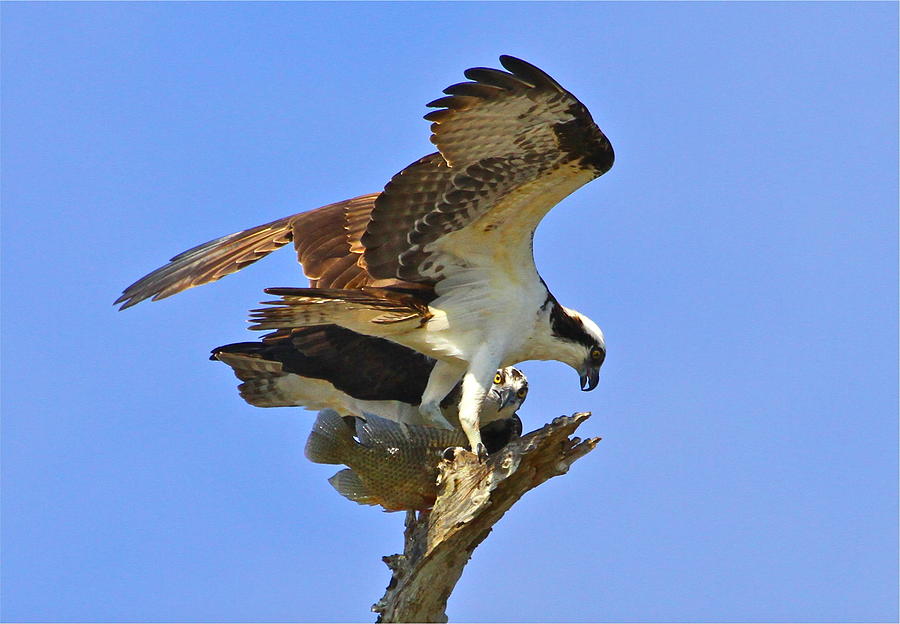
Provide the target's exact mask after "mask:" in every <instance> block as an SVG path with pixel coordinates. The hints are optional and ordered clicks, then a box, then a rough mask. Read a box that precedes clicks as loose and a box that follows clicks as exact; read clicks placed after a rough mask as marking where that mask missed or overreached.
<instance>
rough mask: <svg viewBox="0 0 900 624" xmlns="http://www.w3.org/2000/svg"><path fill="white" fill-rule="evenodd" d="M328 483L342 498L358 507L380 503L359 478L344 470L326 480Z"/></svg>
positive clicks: (348, 470) (347, 469)
mask: <svg viewBox="0 0 900 624" xmlns="http://www.w3.org/2000/svg"><path fill="white" fill-rule="evenodd" d="M328 483H330V484H331V485H332V487H333V488H334V489H336V490H337V491H338V493H339V494H340V495H341V496H343V497H344V498H349V499H350V500H352V501H355V502H357V503H359V504H360V505H378V504H379V503H380V502H381V501H380V500H378V498H377V497H375V496H373V495H372V494H371V492H369V489H368V488H367V487H366V486H365V484H364V483H363V482H362V481H360V479H359V476H358V475H357V474H356V473H355V472H353V471H352V470H350V469H349V468H345V469H344V470H340V471H338V472H336V473H335V474H334V476H333V477H331V478H330V479H328Z"/></svg>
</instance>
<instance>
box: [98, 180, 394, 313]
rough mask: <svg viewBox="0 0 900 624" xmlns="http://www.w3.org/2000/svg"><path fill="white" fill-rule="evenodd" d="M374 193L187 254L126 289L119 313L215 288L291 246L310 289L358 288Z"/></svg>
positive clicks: (366, 279)
mask: <svg viewBox="0 0 900 624" xmlns="http://www.w3.org/2000/svg"><path fill="white" fill-rule="evenodd" d="M376 197H378V193H372V194H370V195H362V196H360V197H354V198H353V199H348V200H345V201H342V202H337V203H334V204H329V205H327V206H323V207H321V208H317V209H315V210H310V211H308V212H302V213H299V214H295V215H291V216H289V217H285V218H283V219H278V220H277V221H272V222H271V223H266V224H263V225H258V226H256V227H254V228H250V229H248V230H243V231H241V232H236V233H234V234H229V235H228V236H223V237H222V238H217V239H215V240H212V241H209V242H208V243H204V244H202V245H199V246H197V247H194V248H193V249H189V250H187V251H185V252H183V253H180V254H178V255H177V256H175V257H174V258H172V259H171V260H170V261H169V263H168V264H166V265H165V266H163V267H160V268H159V269H156V270H155V271H153V272H152V273H150V274H148V275H146V276H144V277H143V278H141V279H139V280H138V281H136V282H135V283H134V284H132V285H131V286H129V287H128V288H126V289H125V290H124V291H123V293H122V296H121V297H119V298H118V299H117V300H116V302H115V303H116V304H120V303H121V304H122V307H121V308H120V309H122V310H124V309H125V308H129V307H131V306H133V305H135V304H137V303H140V302H141V301H143V300H144V299H148V298H151V297H152V300H153V301H156V300H157V299H164V298H166V297H169V296H171V295H174V294H176V293H179V292H181V291H183V290H187V289H188V288H193V287H194V286H200V285H201V284H208V283H209V282H214V281H216V280H218V279H220V278H222V277H225V276H226V275H229V274H231V273H234V272H236V271H239V270H241V269H243V268H244V267H245V266H248V265H250V264H253V263H254V262H256V261H257V260H259V259H261V258H264V257H265V256H267V255H269V254H270V253H272V252H273V251H275V250H276V249H278V248H280V247H282V246H284V245H286V244H287V243H289V242H291V241H293V242H294V248H295V249H296V251H297V259H298V261H299V262H300V264H302V265H303V271H304V273H305V274H306V275H307V277H309V279H310V285H311V286H312V287H314V288H358V287H361V286H365V285H367V284H369V283H371V282H372V279H371V277H370V276H369V274H368V273H367V272H366V270H365V268H364V265H363V263H362V261H361V258H362V249H361V248H360V245H359V239H360V237H361V236H362V233H363V230H364V228H365V224H366V223H367V222H368V219H369V213H371V211H372V208H373V206H374V203H375V198H376Z"/></svg>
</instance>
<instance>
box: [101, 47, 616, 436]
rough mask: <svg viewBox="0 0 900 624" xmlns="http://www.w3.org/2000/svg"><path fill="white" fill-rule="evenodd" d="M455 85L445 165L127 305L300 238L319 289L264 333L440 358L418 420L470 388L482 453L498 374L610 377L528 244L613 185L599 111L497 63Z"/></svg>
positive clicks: (299, 224)
mask: <svg viewBox="0 0 900 624" xmlns="http://www.w3.org/2000/svg"><path fill="white" fill-rule="evenodd" d="M500 62H501V64H502V65H503V67H504V68H505V69H506V70H508V71H501V70H497V69H488V68H473V69H469V70H467V71H466V72H465V75H466V77H467V78H468V79H469V80H470V81H471V82H462V83H458V84H454V85H451V86H450V87H447V88H446V89H445V90H444V93H446V94H447V97H443V98H440V99H437V100H435V101H433V102H431V103H430V104H429V106H431V107H435V108H438V110H436V111H433V112H431V113H429V114H427V115H426V116H425V118H426V119H428V120H430V121H432V122H433V123H432V126H431V129H432V136H431V141H432V143H434V144H435V145H436V146H437V148H438V152H436V153H434V154H430V155H428V156H425V157H424V158H422V159H420V160H418V161H416V162H414V163H413V164H411V165H409V166H408V167H406V168H405V169H403V170H402V171H401V172H400V173H398V174H397V175H395V176H394V177H393V178H392V179H391V181H390V182H389V183H388V184H387V185H386V186H385V189H384V191H382V192H381V193H378V194H373V195H365V196H361V197H357V198H355V199H351V200H347V201H345V202H339V203H337V204H331V205H329V206H325V207H323V208H319V209H317V210H314V211H311V212H308V213H305V214H300V215H294V216H291V217H287V218H285V219H280V220H278V221H273V222H272V223H268V224H265V225H262V226H259V227H256V228H252V229H250V230H246V231H243V232H238V233H236V234H232V235H230V236H226V237H223V238H220V239H217V240H214V241H211V242H209V243H206V244H205V245H201V246H199V247H196V248H194V249H191V250H189V251H186V252H184V253H182V254H180V255H178V256H176V257H175V258H173V259H172V261H171V262H170V263H169V264H168V265H166V266H164V267H162V268H160V269H158V270H157V271H154V272H153V273H151V274H149V275H148V276H146V277H145V278H143V279H142V280H140V281H138V282H136V283H135V284H134V285H132V286H130V287H129V288H128V289H126V290H125V292H124V293H123V295H122V297H120V298H119V300H118V301H117V303H122V308H126V307H128V306H131V305H134V304H135V303H138V302H139V301H142V300H143V299H146V298H148V297H153V298H154V299H160V298H163V297H167V296H169V295H172V294H174V293H176V292H179V291H181V290H184V289H186V288H190V287H191V286H196V285H199V284H203V283H207V282H210V281H214V280H216V279H219V278H220V277H222V276H224V275H227V274H228V273H232V272H234V271H237V270H238V269H240V268H242V267H243V266H246V265H247V264H250V263H252V262H255V261H256V260H258V259H259V258H261V257H263V256H265V255H266V254H268V253H270V252H271V251H273V250H274V249H277V248H278V247H281V246H282V245H284V244H286V243H287V242H289V241H291V240H293V242H294V246H295V248H296V250H297V254H298V258H299V260H300V262H301V264H302V265H303V267H304V271H305V272H306V274H307V275H308V276H309V277H310V281H311V285H312V288H271V289H267V290H266V292H268V293H270V294H274V295H278V296H280V297H281V299H280V300H278V301H275V302H268V303H271V304H274V305H272V307H267V308H263V309H261V310H256V311H254V317H253V318H254V321H255V323H256V324H255V325H254V329H290V328H297V327H306V326H315V325H323V324H336V325H340V326H342V327H345V328H347V329H350V330H352V331H355V332H358V333H362V334H367V335H372V336H377V337H381V338H386V339H388V340H391V341H393V342H396V343H398V344H401V345H404V346H406V347H409V348H411V349H413V350H415V351H418V352H420V353H423V354H425V355H428V356H430V357H432V358H434V359H436V360H437V364H436V365H435V366H434V368H433V369H432V371H431V374H430V376H429V379H428V383H427V386H426V388H425V391H424V393H423V396H422V401H421V406H420V409H421V411H422V413H423V414H424V415H425V416H426V417H427V418H429V419H430V420H432V421H433V422H441V421H443V417H442V415H441V412H440V402H441V400H442V399H443V398H444V397H445V396H446V395H447V394H448V393H449V392H450V390H451V389H452V388H454V386H456V384H457V383H458V382H459V381H460V379H462V397H461V400H460V407H459V420H460V424H461V426H462V428H463V430H464V431H465V432H466V435H467V437H468V439H469V442H470V445H471V448H472V449H473V450H476V451H479V452H480V451H481V450H482V449H481V446H480V436H479V430H478V422H479V421H478V417H479V410H480V408H481V405H482V401H483V398H484V396H485V394H486V393H487V391H488V390H489V389H490V386H491V380H492V378H493V376H494V374H495V372H496V370H497V369H498V368H502V367H505V366H509V365H512V364H515V363H517V362H521V361H524V360H531V359H538V360H558V361H561V362H564V363H566V364H569V365H570V366H572V367H573V368H575V369H576V370H577V371H578V372H579V374H580V375H581V387H582V389H583V390H592V389H593V388H594V387H596V385H597V383H598V380H599V370H600V366H601V365H602V363H603V360H604V358H605V353H606V348H605V343H604V339H603V333H602V332H601V331H600V329H599V328H598V327H597V325H596V324H594V323H593V322H592V321H591V320H590V319H588V318H587V317H585V316H584V315H582V314H580V313H578V312H576V311H574V310H570V309H568V308H565V307H563V306H561V305H560V304H559V303H558V302H557V301H556V298H555V297H554V296H553V295H552V294H551V293H550V292H549V290H548V289H547V286H546V284H545V283H544V281H543V280H542V279H541V277H540V275H539V274H538V272H537V268H536V267H535V265H534V257H533V254H532V238H533V235H534V230H535V228H536V227H537V225H538V223H539V222H540V220H541V219H542V218H543V216H544V215H545V214H546V213H547V212H548V211H549V210H550V209H551V208H552V207H553V206H554V205H556V204H557V203H558V202H559V201H560V200H562V199H563V198H564V197H566V196H567V195H569V194H570V193H572V192H573V191H575V190H576V189H578V188H579V187H581V186H583V185H584V184H586V183H587V182H589V181H591V180H593V179H594V178H596V177H599V176H600V175H602V174H604V173H605V172H606V171H608V170H609V169H610V167H611V166H612V164H613V158H614V156H613V149H612V146H611V145H610V143H609V141H608V140H607V138H606V137H605V136H604V134H603V133H602V132H601V131H600V129H599V128H598V127H597V125H596V124H595V123H594V121H593V120H592V118H591V116H590V113H589V112H588V110H587V109H586V108H585V107H584V105H583V104H581V102H579V101H578V100H577V99H576V98H575V97H574V96H573V95H572V94H570V93H569V92H567V91H566V90H565V89H563V88H562V87H561V86H560V85H559V84H558V83H557V82H556V81H555V80H554V79H553V78H551V77H550V76H548V75H547V74H546V73H544V72H543V71H541V70H540V69H538V68H537V67H535V66H533V65H531V64H529V63H526V62H525V61H522V60H519V59H516V58H513V57H510V56H501V57H500Z"/></svg>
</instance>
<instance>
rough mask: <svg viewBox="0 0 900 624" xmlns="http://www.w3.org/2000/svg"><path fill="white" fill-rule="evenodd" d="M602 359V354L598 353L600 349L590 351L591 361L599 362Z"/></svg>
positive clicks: (595, 348)
mask: <svg viewBox="0 0 900 624" xmlns="http://www.w3.org/2000/svg"><path fill="white" fill-rule="evenodd" d="M602 357H603V352H602V351H600V349H598V348H597V347H594V348H593V349H591V359H592V360H599V359H600V358H602Z"/></svg>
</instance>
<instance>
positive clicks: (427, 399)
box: [419, 360, 465, 429]
mask: <svg viewBox="0 0 900 624" xmlns="http://www.w3.org/2000/svg"><path fill="white" fill-rule="evenodd" d="M464 370H465V368H464V367H463V365H461V364H451V363H450V362H444V361H440V360H439V361H438V362H437V364H435V365H434V368H433V369H432V370H431V375H429V377H428V384H427V385H426V386H425V392H423V393H422V403H421V404H420V405H419V411H420V412H421V413H422V416H423V417H424V418H425V420H426V421H427V422H429V423H431V424H434V425H438V426H439V427H445V428H447V429H453V425H451V424H450V423H449V422H447V419H446V418H444V414H443V412H442V411H441V401H442V400H443V399H444V397H445V396H447V394H448V393H449V392H450V391H451V390H453V387H454V386H455V385H456V383H457V382H458V381H459V378H460V377H462V374H463V371H464Z"/></svg>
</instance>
